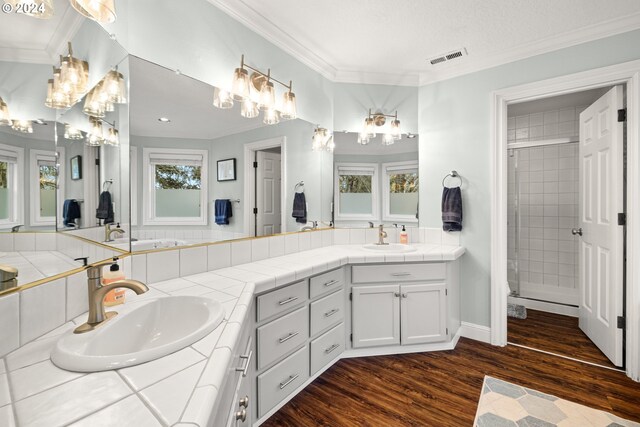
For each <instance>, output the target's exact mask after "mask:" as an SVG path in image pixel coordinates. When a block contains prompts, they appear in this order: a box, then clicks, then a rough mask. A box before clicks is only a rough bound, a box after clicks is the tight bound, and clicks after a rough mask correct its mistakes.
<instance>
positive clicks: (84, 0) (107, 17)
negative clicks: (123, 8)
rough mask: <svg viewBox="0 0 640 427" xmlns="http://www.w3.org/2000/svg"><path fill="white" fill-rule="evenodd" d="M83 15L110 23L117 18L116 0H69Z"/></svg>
mask: <svg viewBox="0 0 640 427" xmlns="http://www.w3.org/2000/svg"><path fill="white" fill-rule="evenodd" d="M69 1H70V3H71V6H73V8H74V9H75V10H77V11H78V12H79V13H80V14H81V15H84V16H86V17H87V18H89V19H93V20H94V21H98V22H102V23H103V24H110V23H112V22H114V21H115V20H116V6H115V0H69Z"/></svg>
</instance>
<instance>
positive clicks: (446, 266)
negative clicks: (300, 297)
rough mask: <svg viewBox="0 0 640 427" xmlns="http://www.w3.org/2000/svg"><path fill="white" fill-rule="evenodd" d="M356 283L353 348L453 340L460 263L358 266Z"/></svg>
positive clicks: (352, 323) (355, 271)
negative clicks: (451, 297)
mask: <svg viewBox="0 0 640 427" xmlns="http://www.w3.org/2000/svg"><path fill="white" fill-rule="evenodd" d="M351 283H352V287H351V333H352V336H351V341H352V342H351V346H352V347H353V348H364V347H379V346H397V345H401V346H406V345H414V344H428V343H436V342H442V341H448V340H449V339H450V335H449V329H450V328H449V323H451V324H452V327H453V328H455V330H456V331H457V327H458V325H459V320H456V319H457V317H458V314H459V313H458V308H457V304H458V301H457V263H444V262H434V263H420V264H390V265H356V266H353V267H352V280H351ZM450 289H451V290H453V294H454V295H455V299H454V300H453V301H449V299H450V296H449V292H450ZM454 295H451V296H454ZM454 332H455V331H454Z"/></svg>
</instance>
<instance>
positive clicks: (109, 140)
mask: <svg viewBox="0 0 640 427" xmlns="http://www.w3.org/2000/svg"><path fill="white" fill-rule="evenodd" d="M104 142H105V143H106V144H108V145H113V146H118V145H120V137H119V135H118V130H117V129H114V128H109V130H108V131H107V137H106V138H105V140H104Z"/></svg>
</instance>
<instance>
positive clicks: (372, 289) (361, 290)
mask: <svg viewBox="0 0 640 427" xmlns="http://www.w3.org/2000/svg"><path fill="white" fill-rule="evenodd" d="M351 292H352V293H353V301H352V305H351V315H352V323H353V327H352V332H353V347H354V348H356V347H374V346H379V345H394V344H400V286H398V285H375V286H354V287H353V288H351Z"/></svg>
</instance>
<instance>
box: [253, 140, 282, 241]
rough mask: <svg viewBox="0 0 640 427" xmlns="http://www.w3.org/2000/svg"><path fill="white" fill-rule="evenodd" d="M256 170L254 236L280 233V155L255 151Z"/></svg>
mask: <svg viewBox="0 0 640 427" xmlns="http://www.w3.org/2000/svg"><path fill="white" fill-rule="evenodd" d="M256 153H257V161H258V168H257V169H256V187H257V188H256V206H257V207H258V214H257V216H256V224H257V226H256V235H257V236H269V235H271V234H277V233H280V229H281V224H280V222H281V221H282V216H281V212H280V209H281V208H280V197H281V194H280V193H281V188H280V187H281V183H282V179H281V175H282V173H281V170H280V163H281V160H280V154H279V153H269V152H265V151H257V152H256Z"/></svg>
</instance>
